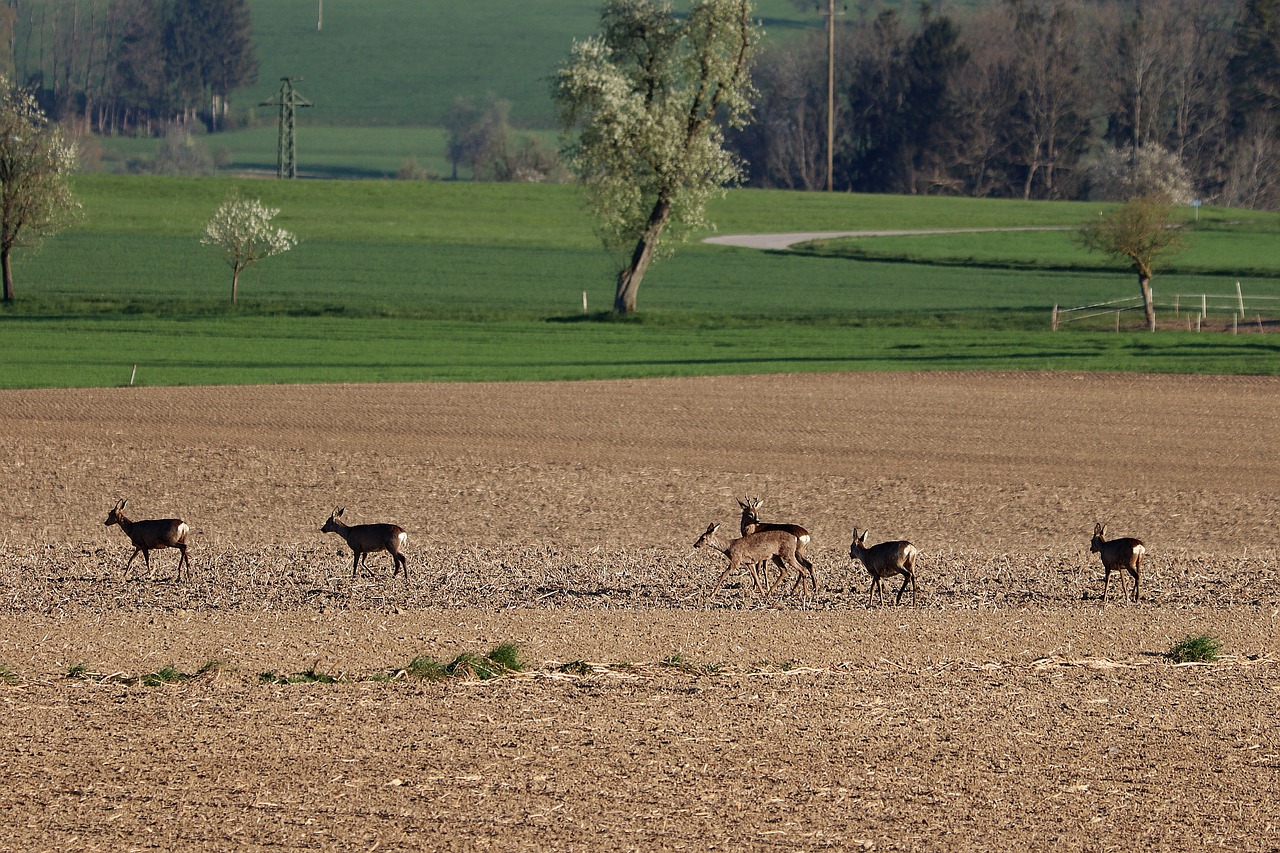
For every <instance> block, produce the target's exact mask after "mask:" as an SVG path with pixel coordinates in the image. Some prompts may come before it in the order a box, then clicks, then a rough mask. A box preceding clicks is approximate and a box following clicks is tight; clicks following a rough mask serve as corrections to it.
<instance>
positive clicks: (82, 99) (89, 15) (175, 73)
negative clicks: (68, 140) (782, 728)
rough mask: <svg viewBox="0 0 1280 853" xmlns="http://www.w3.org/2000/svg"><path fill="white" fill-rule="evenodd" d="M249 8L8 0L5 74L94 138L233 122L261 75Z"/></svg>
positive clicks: (0, 42) (0, 26) (0, 16)
mask: <svg viewBox="0 0 1280 853" xmlns="http://www.w3.org/2000/svg"><path fill="white" fill-rule="evenodd" d="M252 35H253V33H252V23H251V20H250V14H249V7H248V5H247V0H218V2H208V0H3V4H0V74H3V75H5V76H7V77H8V78H9V79H11V80H13V81H15V82H17V83H19V84H21V85H23V86H25V87H28V88H30V89H31V90H32V91H33V92H34V93H35V94H36V96H37V97H38V98H39V100H40V102H41V105H42V106H43V107H44V109H45V110H46V112H48V114H49V115H50V116H52V117H54V118H56V119H58V120H60V121H67V120H75V121H78V122H79V123H81V125H82V127H84V128H86V129H90V130H93V131H96V132H98V133H133V132H151V131H154V130H159V129H161V128H162V127H164V126H166V125H168V124H169V123H172V122H175V121H176V122H181V123H184V124H190V123H191V122H195V121H202V122H204V123H205V125H206V126H207V127H208V129H210V130H215V129H217V128H218V127H219V126H220V125H221V124H222V123H224V122H225V121H226V118H227V113H228V110H227V98H228V96H230V95H231V94H233V93H234V92H236V91H239V90H241V89H244V88H245V87H247V86H250V85H252V84H253V83H254V82H256V80H257V76H258V59H257V56H256V54H255V52H254V46H253V38H252Z"/></svg>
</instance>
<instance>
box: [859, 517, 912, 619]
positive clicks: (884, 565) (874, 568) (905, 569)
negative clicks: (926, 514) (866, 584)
mask: <svg viewBox="0 0 1280 853" xmlns="http://www.w3.org/2000/svg"><path fill="white" fill-rule="evenodd" d="M866 541H867V531H865V530H864V531H862V533H861V535H859V533H858V528H856V527H855V528H853V544H852V545H850V546H849V559H850V560H858V561H861V562H862V565H864V566H866V567H867V571H868V572H869V573H870V574H871V589H869V590H867V606H868V607H870V606H871V597H872V596H873V595H874V594H875V593H876V592H879V593H880V600H881V601H884V585H883V584H882V583H881V581H883V580H884V579H885V578H891V577H893V576H894V575H902V586H900V587H898V598H897V599H896V600H895V601H894V602H893V603H894V604H895V605H898V604H901V603H902V593H903V592H905V591H906V589H907V584H908V583H910V584H911V606H912V607H915V606H916V569H915V565H916V556H917V555H918V554H919V553H920V549H919V548H917V547H916V546H915V545H912V544H911V543H910V542H906V541H898V542H881V543H880V544H879V545H872V546H871V547H870V548H868V547H866Z"/></svg>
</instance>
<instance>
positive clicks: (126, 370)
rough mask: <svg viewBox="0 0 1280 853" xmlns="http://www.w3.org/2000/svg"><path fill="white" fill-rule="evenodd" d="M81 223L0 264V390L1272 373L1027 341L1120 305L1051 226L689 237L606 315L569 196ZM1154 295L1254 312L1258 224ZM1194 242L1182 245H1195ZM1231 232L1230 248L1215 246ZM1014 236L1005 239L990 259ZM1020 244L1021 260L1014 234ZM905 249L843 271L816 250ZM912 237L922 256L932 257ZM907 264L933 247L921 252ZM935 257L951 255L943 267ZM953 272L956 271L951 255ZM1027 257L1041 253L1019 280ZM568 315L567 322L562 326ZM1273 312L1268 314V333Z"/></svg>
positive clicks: (180, 193)
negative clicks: (1246, 301)
mask: <svg viewBox="0 0 1280 853" xmlns="http://www.w3.org/2000/svg"><path fill="white" fill-rule="evenodd" d="M233 185H234V186H239V187H240V189H241V190H242V191H243V192H244V193H245V194H246V195H249V196H251V197H260V198H262V199H263V201H264V202H266V203H267V204H269V205H271V206H275V207H279V208H280V209H281V213H280V215H279V216H278V217H277V220H276V221H277V222H278V223H279V224H280V225H282V226H283V227H285V228H288V229H289V230H291V231H293V232H295V233H296V234H297V235H298V236H299V238H300V243H299V245H298V246H297V248H295V249H294V250H293V251H291V252H288V253H286V254H284V255H280V256H278V257H273V258H268V259H266V260H264V261H262V262H260V263H258V264H256V265H254V266H252V267H250V268H249V270H248V271H247V272H246V273H245V274H244V276H243V277H242V280H241V290H240V293H241V301H240V304H238V305H236V306H232V305H231V304H230V301H229V297H230V270H229V269H228V267H227V266H226V265H225V263H224V262H223V261H222V259H221V258H220V257H219V255H218V253H217V252H216V250H214V249H213V248H211V247H208V246H204V245H201V243H200V242H199V234H200V232H201V228H202V226H203V223H204V221H205V220H206V219H207V218H208V216H209V215H210V214H211V213H212V211H213V209H214V208H215V207H216V206H217V205H218V203H219V202H220V201H221V200H222V198H223V197H224V196H225V194H226V193H227V191H228V190H229V189H230V188H231V187H232V186H233ZM76 192H77V194H78V196H79V198H80V199H81V201H82V204H83V211H82V214H83V215H82V217H81V218H80V220H79V221H78V222H77V223H76V224H75V225H74V226H73V227H72V228H70V229H68V230H67V231H65V232H63V233H62V234H59V235H56V236H54V237H52V238H50V239H49V240H48V241H47V242H46V244H45V245H44V247H43V248H42V249H41V250H40V251H38V252H33V251H30V250H19V251H18V252H17V254H16V255H15V286H16V292H17V299H16V301H15V302H14V303H13V304H12V305H9V306H4V307H2V308H0V359H2V360H3V364H4V365H5V369H4V371H3V373H2V374H0V376H2V377H3V378H2V379H0V386H3V387H8V388H17V387H79V386H110V385H121V384H127V383H128V382H129V380H130V378H131V376H132V375H133V366H134V365H135V364H136V365H137V366H138V368H137V374H136V377H135V382H136V383H138V384H151V385H184V384H185V385H193V384H240V383H300V382H363V381H370V382H385V381H480V380H497V381H509V380H575V379H600V378H615V377H649V376H686V375H714V374H741V373H760V372H793V371H794V372H800V371H847V370H908V369H909V370H915V369H946V370H958V369H1032V370H1120V371H1144V372H1195V373H1255V374H1276V373H1280V336H1273V335H1271V334H1256V333H1255V334H1240V335H1232V334H1223V333H1221V332H1215V333H1207V332H1206V333H1199V334H1196V333H1188V332H1185V331H1176V330H1162V331H1160V332H1157V333H1155V334H1150V333H1146V332H1140V331H1136V328H1137V326H1138V325H1139V318H1138V317H1137V316H1132V317H1129V316H1126V317H1125V319H1124V327H1125V330H1124V331H1123V332H1122V333H1120V334H1116V333H1115V332H1114V331H1111V328H1112V325H1111V321H1110V320H1102V321H1099V322H1098V323H1096V324H1095V325H1094V326H1093V327H1092V328H1091V327H1089V326H1088V325H1087V324H1075V325H1072V326H1068V327H1067V328H1065V329H1063V330H1062V331H1059V332H1056V333H1055V332H1052V331H1050V330H1049V322H1050V312H1051V308H1052V306H1053V305H1054V304H1055V303H1058V304H1061V305H1063V306H1069V305H1081V304H1087V303H1090V302H1094V301H1105V300H1109V299H1114V298H1119V297H1124V296H1130V295H1132V294H1133V293H1135V292H1136V285H1135V283H1134V280H1133V277H1132V275H1131V274H1130V273H1128V272H1126V271H1124V270H1122V269H1100V268H1098V265H1097V259H1096V258H1090V257H1087V256H1085V257H1081V258H1077V259H1076V260H1077V261H1078V262H1079V263H1078V264H1077V263H1073V262H1072V260H1071V259H1072V254H1073V252H1076V251H1078V250H1076V249H1075V247H1074V243H1073V240H1072V234H1071V232H1070V231H1066V230H1060V231H1038V232H1014V233H1008V232H986V233H975V234H967V235H964V236H962V237H957V236H955V235H951V236H947V235H942V236H933V237H913V238H899V237H883V238H877V239H876V240H869V239H868V240H856V241H833V242H831V243H829V244H827V245H826V246H822V247H805V248H803V249H802V250H801V251H796V252H762V251H758V250H752V249H742V248H732V247H723V246H710V245H705V244H702V243H700V242H698V241H697V240H696V239H695V240H693V241H690V242H689V243H688V244H685V245H683V246H681V247H680V248H679V251H678V252H677V253H676V254H675V256H674V257H671V258H668V259H665V260H662V261H660V262H658V263H656V264H655V265H654V266H653V268H652V269H651V271H650V273H649V276H648V277H647V278H646V279H645V282H644V285H643V286H642V288H641V291H640V309H641V310H640V316H639V317H637V318H634V319H615V318H612V317H611V316H610V315H609V313H608V311H607V309H608V308H609V307H610V306H611V304H612V295H613V275H614V270H616V269H617V267H618V265H619V263H620V261H621V260H622V259H621V258H620V257H613V256H611V255H610V254H609V253H607V252H605V251H604V250H603V249H601V248H600V246H599V243H598V241H597V240H596V238H595V237H594V235H593V233H592V230H591V224H590V221H589V219H588V218H587V217H586V215H585V213H584V212H583V209H582V206H581V197H580V195H579V190H578V189H576V188H574V187H571V186H539V185H516V184H471V183H452V182H402V181H275V180H248V181H239V182H233V181H231V180H226V179H203V180H201V179H175V178H149V177H114V176H102V175H97V176H82V177H80V178H78V179H77V180H76ZM713 213H714V217H715V219H716V220H717V221H718V222H719V223H720V225H721V229H720V230H721V231H722V233H755V232H760V233H766V232H779V231H788V232H790V231H810V230H813V231H833V230H846V229H847V230H857V229H870V228H877V229H896V228H914V227H926V228H960V227H991V228H996V227H1009V226H1015V225H1016V226H1026V225H1035V226H1042V227H1054V226H1058V227H1061V226H1070V225H1073V224H1078V223H1079V222H1080V221H1082V220H1083V219H1085V218H1087V217H1089V216H1090V215H1096V213H1095V212H1094V208H1093V207H1092V206H1089V205H1078V204H1069V203H1063V204H1051V203H1037V204H1030V205H1028V204H1023V203H1020V202H1002V201H991V200H967V199H930V198H899V197H880V196H851V195H825V194H805V193H788V192H763V191H753V190H737V191H734V192H731V193H730V194H729V195H728V197H727V198H725V199H723V200H721V201H719V202H717V203H716V205H715V207H714V210H713ZM1195 225H1196V227H1195V228H1194V229H1193V230H1192V231H1191V232H1190V234H1189V239H1190V242H1191V248H1189V249H1188V250H1187V252H1185V253H1184V254H1183V255H1181V256H1179V260H1178V263H1179V264H1180V265H1181V266H1180V268H1179V271H1178V272H1176V273H1170V274H1167V275H1163V274H1158V275H1157V279H1156V282H1155V284H1156V287H1157V289H1158V290H1170V289H1173V288H1176V289H1177V290H1179V291H1182V292H1187V293H1190V292H1209V293H1223V294H1227V293H1234V283H1235V281H1236V280H1237V279H1238V278H1239V276H1241V275H1243V273H1240V272H1239V270H1241V269H1246V268H1247V269H1250V270H1253V271H1254V274H1252V275H1251V276H1249V277H1247V278H1245V279H1244V281H1245V287H1246V288H1247V291H1248V293H1249V294H1250V295H1251V296H1264V295H1270V296H1276V297H1280V262H1278V261H1277V258H1276V256H1275V252H1274V246H1275V245H1276V243H1277V240H1276V237H1277V236H1280V234H1278V232H1280V216H1276V215H1262V214H1248V215H1246V214H1242V213H1241V212H1239V211H1226V210H1216V209H1215V210H1208V211H1206V210H1205V209H1202V210H1201V216H1200V222H1199V223H1195ZM1202 235H1204V237H1205V239H1204V240H1202V239H1201V236H1202ZM1233 235H1234V236H1233ZM1015 237H1016V239H1015ZM1024 238H1025V239H1024ZM880 240H883V241H885V243H884V244H883V245H893V244H904V243H905V244H909V245H910V246H912V247H914V248H913V250H912V252H913V253H914V255H916V256H917V257H915V258H913V259H904V257H905V254H906V253H904V252H893V251H889V252H883V251H882V250H879V249H876V250H875V251H876V252H878V253H880V256H879V257H877V258H875V259H866V258H862V257H857V256H856V254H857V252H856V251H855V252H854V255H855V256H848V255H847V254H846V253H844V251H843V249H842V248H841V247H842V246H847V244H849V243H854V244H857V245H859V246H872V247H875V246H880V245H882V244H881V243H880V242H878V241H880ZM935 241H936V242H935ZM929 245H932V246H933V247H934V248H933V249H926V248H922V247H927V246H929ZM957 247H959V248H957ZM961 255H963V257H961ZM1041 255H1046V256H1047V255H1052V256H1054V257H1055V261H1054V263H1053V264H1051V265H1049V266H1048V267H1047V268H1043V269H1037V268H1035V263H1036V261H1037V258H1038V257H1040V256H1041ZM584 298H585V300H586V310H585V311H584V308H583V301H584ZM1274 316H1275V315H1274V314H1273V315H1272V318H1274Z"/></svg>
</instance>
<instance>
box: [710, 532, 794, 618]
mask: <svg viewBox="0 0 1280 853" xmlns="http://www.w3.org/2000/svg"><path fill="white" fill-rule="evenodd" d="M719 528H720V525H719V524H712V525H710V526H709V527H708V528H707V531H706V532H705V533H703V534H702V535H701V536H699V537H698V541H697V542H694V543H693V547H694V548H715V549H716V550H717V551H719V552H720V553H722V554H724V555H725V556H726V557H728V558H729V567H728V568H726V569H725V570H724V571H723V572H721V574H720V577H719V579H718V580H717V581H716V584H715V586H714V587H712V588H711V591H710V592H708V593H707V595H706V597H705V598H704V599H703V601H704V602H707V601H710V600H711V596H713V595H715V594H716V593H717V592H719V591H720V587H722V586H724V581H725V578H727V577H729V575H730V574H732V573H733V572H734V571H736V570H737V569H738V568H740V567H742V566H746V567H747V568H748V570H749V571H750V572H751V577H752V579H753V580H756V589H757V590H759V589H760V583H759V580H758V579H757V578H756V574H755V568H754V567H755V565H756V564H757V563H761V562H765V561H768V560H776V561H777V563H778V565H779V566H782V567H783V570H784V571H786V570H787V569H794V570H795V571H797V572H803V571H804V569H803V568H802V567H801V565H800V564H799V563H798V562H796V537H795V536H792V535H791V534H790V533H787V532H785V531H782V530H761V531H757V532H756V533H749V534H747V535H746V536H743V537H742V538H741V539H731V540H728V541H724V540H721V539H719V538H717V536H716V531H717V530H719Z"/></svg>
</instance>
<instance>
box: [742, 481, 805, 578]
mask: <svg viewBox="0 0 1280 853" xmlns="http://www.w3.org/2000/svg"><path fill="white" fill-rule="evenodd" d="M763 503H764V501H763V500H762V499H761V498H742V499H741V500H739V501H738V506H740V507H742V521H741V523H740V525H739V527H740V529H741V530H742V535H743V536H748V535H750V534H752V533H757V532H759V531H762V530H781V531H783V532H784V533H790V534H791V535H792V536H794V537H796V562H797V563H799V564H800V565H801V566H803V567H804V571H802V572H800V573H799V574H797V575H796V582H795V583H794V584H792V585H791V591H792V592H793V593H794V592H795V591H796V590H797V589H799V590H800V595H802V596H803V595H804V582H805V580H808V581H809V591H810V592H811V593H813V594H814V595H817V593H818V583H817V578H816V577H815V576H814V573H813V563H812V562H811V561H810V560H809V558H808V557H806V556H805V554H804V549H805V546H806V545H808V544H809V542H810V540H811V539H812V537H811V536H810V535H809V531H808V530H805V529H804V528H803V527H801V526H800V525H798V524H774V523H767V522H763V521H761V520H760V507H761V505H762V504H763ZM773 562H774V563H775V564H776V565H777V566H778V567H779V568H780V569H782V574H780V575H779V576H778V579H777V580H776V581H774V582H773V585H772V586H770V587H769V594H770V595H772V594H773V591H774V589H775V588H777V586H778V584H780V583H782V582H783V581H784V580H786V578H787V569H786V566H785V565H783V563H782V561H781V560H780V559H779V558H777V557H774V558H773ZM763 572H764V578H765V580H766V581H767V580H768V579H769V563H768V562H767V561H766V562H765V563H764V566H763Z"/></svg>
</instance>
